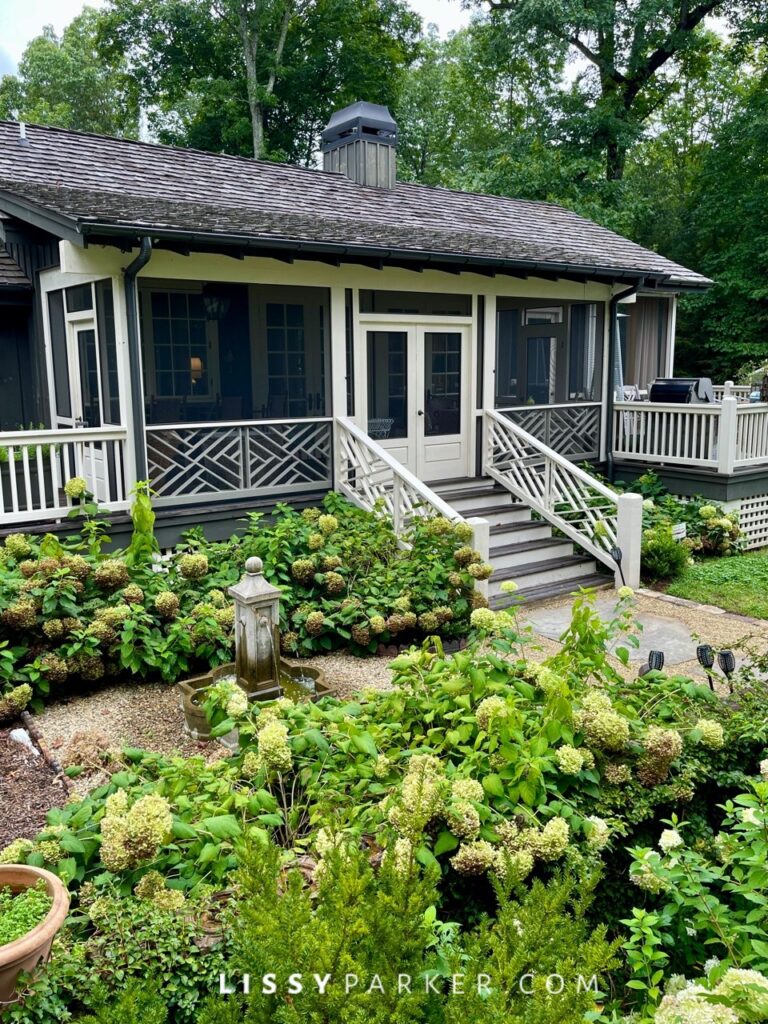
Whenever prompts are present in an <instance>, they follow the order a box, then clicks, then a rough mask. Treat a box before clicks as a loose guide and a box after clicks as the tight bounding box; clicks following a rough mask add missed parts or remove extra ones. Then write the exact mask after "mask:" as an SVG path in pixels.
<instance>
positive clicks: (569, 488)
mask: <svg viewBox="0 0 768 1024" xmlns="http://www.w3.org/2000/svg"><path fill="white" fill-rule="evenodd" d="M484 429H485V459H484V471H485V473H486V475H487V476H490V477H492V478H493V479H494V480H496V481H497V482H498V483H500V484H502V485H503V486H504V487H506V488H507V490H509V491H511V492H512V494H514V495H515V496H516V497H517V498H519V499H520V500H521V501H522V502H524V503H525V504H527V505H529V506H530V507H531V508H532V509H533V510H534V511H536V512H538V513H539V515H541V516H542V518H544V519H546V520H547V521H548V522H549V523H551V524H552V525H553V526H555V527H556V528H557V529H558V530H560V531H561V532H562V533H564V534H565V535H566V536H567V537H570V538H571V540H572V541H574V543H576V544H578V545H579V547H581V548H583V549H584V550H585V551H588V552H589V553H590V554H591V555H593V556H594V557H595V558H596V559H598V560H599V561H601V562H602V563H603V564H604V565H607V566H608V567H609V568H611V569H612V570H613V571H614V572H615V573H616V575H617V582H620V581H621V575H620V573H619V570H618V568H617V565H616V561H615V559H614V557H613V555H612V554H611V549H615V548H617V547H618V548H619V549H620V550H621V553H622V569H623V572H624V578H625V580H626V582H627V584H628V585H629V586H637V585H638V584H639V582H640V544H641V539H642V512H643V506H642V498H641V497H640V495H638V494H623V495H619V494H617V493H616V492H615V491H613V490H612V489H611V488H610V487H607V486H606V485H605V484H603V483H601V482H600V481H599V480H596V479H595V478H594V477H592V476H590V475H589V474H588V473H585V472H584V470H582V469H580V468H579V467H578V466H575V465H574V464H573V463H572V462H569V461H568V459H566V458H564V457H563V456H562V455H559V454H558V453H557V452H555V451H553V450H552V449H551V448H548V447H547V446H546V445H545V444H543V443H542V442H541V441H539V440H538V439H537V438H535V437H534V436H533V435H532V434H529V433H528V432H527V431H525V430H523V429H522V428H521V427H519V426H517V424H515V423H511V422H510V421H509V420H508V419H506V418H505V417H504V416H501V415H499V413H498V412H496V411H494V410H490V409H486V410H485V413H484Z"/></svg>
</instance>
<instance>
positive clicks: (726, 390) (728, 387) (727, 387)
mask: <svg viewBox="0 0 768 1024" xmlns="http://www.w3.org/2000/svg"><path fill="white" fill-rule="evenodd" d="M732 394H733V381H732V380H727V381H726V382H725V384H723V398H730V397H731V395H732Z"/></svg>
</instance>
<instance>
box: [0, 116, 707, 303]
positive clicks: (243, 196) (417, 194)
mask: <svg viewBox="0 0 768 1024" xmlns="http://www.w3.org/2000/svg"><path fill="white" fill-rule="evenodd" d="M27 138H28V141H29V145H26V146H19V145H18V141H17V139H18V126H17V125H14V124H11V123H10V122H6V123H3V122H0V205H6V203H7V204H14V205H15V208H11V212H14V213H16V214H17V215H20V214H19V208H20V207H24V208H26V210H27V213H28V215H30V216H37V217H38V218H46V217H48V218H50V221H51V224H52V229H53V228H56V229H57V231H58V232H59V234H60V237H64V233H65V232H67V233H71V234H72V235H74V236H76V237H77V238H79V240H80V241H81V244H82V242H83V241H84V240H85V239H86V238H92V239H94V240H97V239H98V240H99V241H102V242H103V241H115V242H117V243H118V244H119V243H120V242H121V241H122V242H123V243H124V244H125V245H126V247H129V246H130V245H131V244H132V243H134V242H135V240H136V238H137V236H139V235H142V234H149V235H152V236H153V238H157V239H159V240H163V241H165V242H171V241H173V242H175V243H177V244H178V243H183V244H184V245H187V246H189V247H190V248H195V249H200V248H208V249H211V250H212V249H213V248H215V247H218V248H219V249H220V250H221V249H232V248H234V249H239V250H241V251H243V252H252V251H254V250H259V251H263V250H265V249H269V248H271V249H272V250H274V251H275V252H280V253H289V254H290V255H298V256H299V257H301V256H305V255H306V256H307V258H317V254H318V253H325V254H328V255H333V256H336V257H338V258H339V259H344V260H347V259H349V260H360V259H374V260H376V259H380V260H385V261H390V260H402V261H405V262H407V263H409V264H411V263H415V264H418V263H422V264H424V265H429V266H434V265H436V264H438V263H440V264H444V265H446V266H451V267H453V266H456V265H458V268H459V269H461V268H462V267H464V268H466V269H469V268H470V267H471V268H472V269H474V268H475V267H486V268H488V270H489V272H495V271H497V270H499V271H501V272H515V271H516V272H521V273H527V272H531V271H538V270H541V271H543V272H547V273H551V274H553V275H555V276H566V275H572V276H576V277H577V278H578V279H581V280H583V279H584V278H589V279H592V280H594V279H596V278H597V279H603V280H606V281H612V280H628V281H629V280H637V279H638V278H640V277H643V278H645V279H646V281H648V282H651V281H656V282H658V283H664V284H667V285H668V286H672V287H676V288H677V287H680V288H701V287H706V286H707V285H708V284H709V283H710V282H709V281H708V280H707V279H706V278H703V277H701V276H700V275H698V274H695V273H694V272H692V271H690V270H687V269H686V268H685V267H682V266H680V265H679V264H676V263H673V262H671V261H670V260H667V259H665V258H664V257H663V256H659V255H658V253H654V252H651V251H650V250H648V249H644V248H643V247H642V246H639V245H636V244H635V243H634V242H631V241H629V240H628V239H625V238H622V237H621V236H619V235H616V234H614V233H613V232H612V231H608V230H607V229H606V228H603V227H601V226H599V225H597V224H594V223H592V222H591V221H588V220H585V219H584V218H582V217H579V216H577V215H576V214H574V213H572V212H571V211H568V210H564V209H562V208H560V207H557V206H554V205H552V204H549V203H538V202H528V201H521V200H514V199H509V198H505V197H500V196H487V195H477V194H472V193H463V192H454V191H451V190H448V189H442V188H428V187H425V186H421V185H413V184H408V183H404V182H399V183H398V184H397V186H396V187H395V188H394V189H381V188H369V187H365V186H361V185H358V184H356V183H355V182H353V181H350V180H349V179H348V178H346V177H344V176H343V175H338V174H332V173H329V172H325V171H316V170H308V169H306V168H300V167H292V166H286V165H280V164H272V163H267V162H261V161H255V160H246V159H242V158H237V157H226V156H218V155H214V154H211V153H202V152H198V151H194V150H180V149H173V148H171V147H167V146H157V145H149V144H145V143H135V142H130V141H125V140H117V139H107V138H101V137H99V136H95V135H87V134H85V133H77V132H66V131H62V130H60V129H53V128H41V127H35V126H30V127H29V128H28V131H27ZM54 233H56V231H54ZM309 253H312V254H313V255H312V256H311V257H310V256H309ZM536 276H541V275H539V274H538V273H537V275H536Z"/></svg>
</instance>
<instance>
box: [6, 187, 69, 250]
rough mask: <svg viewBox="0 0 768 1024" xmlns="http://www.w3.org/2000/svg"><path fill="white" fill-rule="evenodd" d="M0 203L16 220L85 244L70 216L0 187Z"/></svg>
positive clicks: (58, 236)
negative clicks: (55, 211)
mask: <svg viewBox="0 0 768 1024" xmlns="http://www.w3.org/2000/svg"><path fill="white" fill-rule="evenodd" d="M0 204H1V205H2V208H3V209H4V210H5V211H6V213H10V214H12V215H13V216H14V217H16V218H17V219H18V220H22V221H24V222H25V223H26V224H31V225H32V226H33V227H36V228H39V229H40V230H41V231H46V232H47V233H48V234H49V235H55V236H56V237H57V238H65V239H66V240H67V241H68V242H72V243H73V244H74V245H77V246H79V247H80V248H82V247H83V245H84V244H85V240H84V238H83V236H82V234H81V233H80V232H79V230H78V226H77V221H75V220H73V219H72V218H71V217H65V216H64V215H63V214H60V213H54V212H53V211H52V210H49V209H47V208H46V207H44V206H38V205H37V203H31V202H29V200H27V199H21V198H20V197H19V196H16V195H14V194H13V193H12V192H7V191H6V190H5V189H0Z"/></svg>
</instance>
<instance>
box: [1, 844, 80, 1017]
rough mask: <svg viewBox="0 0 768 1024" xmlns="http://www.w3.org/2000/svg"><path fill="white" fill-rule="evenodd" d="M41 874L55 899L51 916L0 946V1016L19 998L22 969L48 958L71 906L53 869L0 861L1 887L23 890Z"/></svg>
mask: <svg viewBox="0 0 768 1024" xmlns="http://www.w3.org/2000/svg"><path fill="white" fill-rule="evenodd" d="M41 878H42V880H43V881H44V882H45V887H46V889H47V890H48V895H49V896H51V897H52V899H53V905H52V906H51V909H50V911H49V912H48V916H47V917H46V918H45V920H43V921H41V922H40V924H38V925H36V927H34V928H33V929H32V931H31V932H27V934H26V935H22V937H21V938H20V939H16V941H15V942H8V943H6V945H4V946H0V1016H1V1015H2V1013H3V1008H4V1007H5V1006H6V1005H8V1004H9V1003H13V1002H16V1000H15V999H14V997H13V993H14V990H15V988H16V982H17V980H18V977H19V975H20V974H21V972H22V971H34V969H35V968H36V967H37V966H38V964H40V963H45V962H46V961H47V960H48V957H49V956H50V953H51V943H52V942H53V940H54V937H55V935H56V932H58V930H59V928H61V926H62V924H63V923H64V918H65V917H66V916H67V912H68V910H69V893H68V892H67V890H66V888H65V886H64V884H63V883H62V882H61V880H60V879H58V878H57V877H56V875H53V874H51V872H50V871H45V870H44V869H43V868H33V867H28V866H27V865H25V864H3V865H0V889H5V888H10V889H11V890H12V891H13V892H22V891H23V890H24V889H30V888H31V887H32V886H33V885H36V884H37V883H38V882H39V881H40V879H41Z"/></svg>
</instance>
